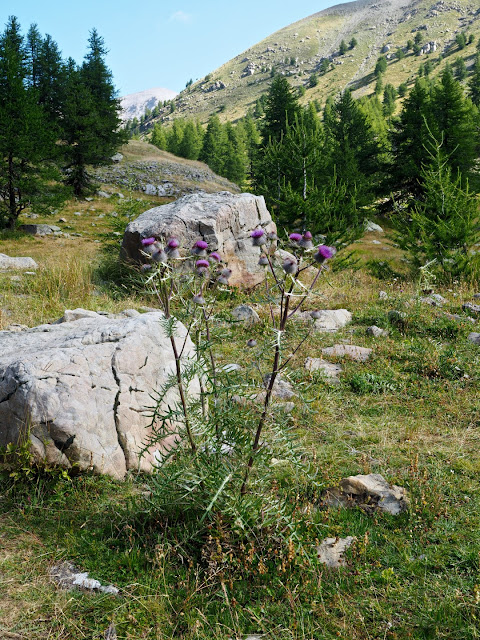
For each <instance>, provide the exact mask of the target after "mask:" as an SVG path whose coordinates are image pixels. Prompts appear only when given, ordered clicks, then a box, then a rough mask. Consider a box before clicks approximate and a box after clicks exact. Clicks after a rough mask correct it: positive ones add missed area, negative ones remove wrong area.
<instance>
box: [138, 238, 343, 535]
mask: <svg viewBox="0 0 480 640" xmlns="http://www.w3.org/2000/svg"><path fill="white" fill-rule="evenodd" d="M251 241H252V244H253V246H255V247H258V254H259V258H258V261H259V264H260V265H262V266H264V269H265V292H266V298H267V304H268V308H269V326H270V329H271V331H272V332H273V334H274V340H273V341H270V340H268V341H267V344H266V345H265V346H263V347H262V345H260V346H259V345H258V343H257V340H255V339H254V338H249V339H248V340H247V351H246V357H245V363H244V365H245V364H246V366H244V367H242V368H241V371H239V370H237V369H238V368H239V367H238V366H237V368H236V369H234V370H230V369H228V368H225V367H220V366H219V365H218V363H217V360H216V347H217V345H216V342H215V340H216V337H215V336H216V327H217V325H218V323H217V317H216V313H217V306H218V298H219V293H221V295H222V297H225V293H227V294H228V292H229V288H228V282H229V278H230V276H231V270H230V269H229V268H228V264H226V263H225V262H224V261H223V260H222V256H221V254H220V253H219V252H218V251H216V250H214V251H210V248H209V246H208V244H207V243H206V242H205V241H204V240H198V241H196V242H195V243H194V245H193V247H191V248H190V249H188V250H185V249H184V248H182V247H180V243H179V242H178V240H177V239H176V238H155V237H151V238H146V239H144V240H142V253H143V255H144V257H145V264H144V265H143V266H142V270H143V271H144V273H145V275H146V283H147V286H148V288H149V290H150V291H151V292H152V294H154V295H155V296H156V298H157V300H158V303H159V306H160V308H161V309H162V310H163V312H164V315H165V320H164V322H163V327H164V329H165V331H166V333H167V335H168V337H169V340H170V344H171V346H172V352H173V355H174V359H175V372H174V374H173V375H172V376H171V378H170V379H169V380H168V381H167V383H166V384H165V385H164V387H163V388H162V389H160V390H158V393H157V397H156V404H155V407H154V408H153V412H152V423H151V427H152V436H151V437H150V438H149V440H148V442H147V443H146V447H145V449H147V448H150V447H151V446H152V445H154V444H157V443H160V442H161V441H162V439H163V438H164V437H165V436H166V435H167V434H168V433H170V434H171V429H172V424H174V423H175V424H176V429H177V433H178V438H177V442H176V443H175V444H174V445H173V446H172V447H171V448H170V449H169V451H167V452H164V454H163V456H162V459H161V460H160V461H159V464H158V468H157V470H156V472H155V473H154V475H153V476H152V479H151V484H152V496H154V497H153V498H152V500H153V501H154V502H155V505H156V508H157V509H158V508H160V510H163V511H164V512H165V510H166V511H170V512H171V510H172V509H175V510H176V511H175V513H176V514H177V516H178V513H180V512H181V513H182V514H183V517H186V514H188V513H189V514H190V515H191V521H192V522H195V527H196V530H195V531H196V534H198V527H199V526H200V528H202V527H203V526H205V525H204V523H205V521H206V520H207V519H208V521H210V522H211V521H212V514H214V513H222V514H223V516H224V517H227V518H228V519H229V521H230V522H231V523H236V524H235V526H237V525H238V526H240V528H241V529H242V530H244V529H245V528H248V526H250V525H248V523H249V522H250V523H252V514H253V513H255V514H257V515H258V514H261V518H262V521H263V522H266V521H267V520H268V518H273V519H274V520H275V518H277V519H278V518H280V519H281V520H282V522H283V523H284V524H285V523H287V522H289V519H288V517H287V515H286V513H287V511H288V509H289V508H290V507H288V505H287V502H282V501H281V500H279V499H276V498H275V499H272V497H271V496H270V497H269V499H268V500H269V504H268V505H266V504H265V502H264V500H265V499H266V498H265V492H264V491H263V492H262V491H261V489H260V488H259V490H258V491H257V486H258V482H260V483H261V482H262V479H263V481H264V482H265V481H266V478H267V476H268V475H269V474H270V476H272V465H271V460H272V458H273V457H274V453H275V456H277V457H282V458H284V459H288V460H292V461H293V464H300V462H299V460H300V455H299V450H298V441H297V439H296V438H295V434H294V432H293V429H292V427H291V425H287V422H288V418H280V416H279V414H277V415H276V418H275V420H271V419H270V418H271V415H272V410H273V411H275V407H273V405H272V399H273V396H274V387H275V383H276V382H277V380H278V378H279V375H280V373H281V372H282V371H283V370H284V369H285V368H286V367H287V366H288V364H289V362H290V361H291V359H292V357H293V356H294V355H295V354H296V353H297V351H298V350H299V349H300V348H301V346H302V344H303V343H304V342H305V340H306V339H307V337H308V335H309V333H310V331H311V329H312V327H313V321H314V320H315V316H313V317H310V316H309V323H308V324H307V327H306V333H305V335H304V336H303V338H302V339H301V340H300V341H299V342H298V344H296V345H293V346H292V344H291V340H287V336H286V332H287V325H288V322H289V321H290V320H291V318H292V317H293V316H294V315H295V314H296V313H298V312H300V311H301V310H302V306H303V304H304V302H305V301H306V300H307V299H308V297H309V296H310V294H311V293H312V291H313V290H314V288H315V286H316V284H317V282H318V278H319V276H320V274H321V273H322V272H323V271H324V270H325V268H326V263H327V261H328V260H329V259H330V258H332V257H333V256H334V255H335V249H334V248H332V247H328V246H324V245H320V246H319V247H317V248H315V247H314V245H313V238H312V235H311V234H310V233H309V232H308V231H307V232H305V233H303V234H297V233H292V234H290V236H289V237H288V241H287V242H288V247H289V249H290V252H289V253H288V254H287V253H283V254H281V257H280V261H279V259H278V254H276V253H275V249H276V247H277V244H279V243H280V241H279V239H278V238H277V236H276V234H274V233H267V232H266V231H265V230H264V229H262V228H258V229H255V230H254V231H253V232H252V233H251ZM312 267H314V268H315V272H314V275H313V277H311V278H310V281H308V278H305V277H304V276H305V275H307V271H308V269H310V268H312ZM177 317H178V318H179V319H180V320H182V321H183V324H184V326H185V331H183V333H182V332H181V331H180V324H179V322H178V320H177V319H176V318H177ZM189 336H191V337H192V339H193V341H194V343H195V344H196V354H197V355H196V358H195V360H194V361H188V362H185V360H184V358H183V359H182V357H183V354H184V351H185V344H186V341H187V339H188V337H189ZM287 345H288V351H289V352H288V355H287V356H286V357H284V355H283V354H284V351H285V349H286V347H287ZM250 361H251V364H250V366H249V365H248V362H250ZM245 371H246V372H245ZM259 375H260V379H261V384H262V387H263V388H264V392H263V394H262V396H261V404H260V406H259V404H258V398H257V395H258V394H257V393H255V391H254V388H255V386H256V383H255V379H257V380H258V376H259ZM194 379H196V380H197V381H198V382H199V385H200V397H195V395H194V394H193V395H192V394H189V387H190V386H191V383H192V381H193V380H194ZM172 388H175V389H176V391H177V394H176V397H177V401H176V402H172V400H171V395H170V396H169V395H168V394H169V392H170V390H171V389H172ZM257 389H258V386H257ZM272 436H273V437H272ZM269 437H270V439H271V441H272V442H271V443H270V442H269V441H268V440H269ZM254 468H256V471H257V473H256V474H255V478H256V485H255V491H252V490H250V489H251V485H252V472H253V469H254ZM272 477H273V476H272ZM267 484H268V483H267ZM239 523H240V524H239ZM232 526H233V525H232ZM252 526H253V525H252ZM282 526H283V525H282ZM285 526H287V525H286V524H285Z"/></svg>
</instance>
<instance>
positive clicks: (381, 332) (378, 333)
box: [365, 324, 388, 338]
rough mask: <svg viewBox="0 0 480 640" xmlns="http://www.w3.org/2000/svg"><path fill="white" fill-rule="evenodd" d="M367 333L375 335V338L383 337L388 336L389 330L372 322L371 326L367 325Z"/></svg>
mask: <svg viewBox="0 0 480 640" xmlns="http://www.w3.org/2000/svg"><path fill="white" fill-rule="evenodd" d="M365 333H366V334H367V336H373V337H374V338H382V337H384V336H388V331H386V330H385V329H381V328H380V327H377V326H376V325H374V324H372V326H371V327H367V329H366V331H365Z"/></svg>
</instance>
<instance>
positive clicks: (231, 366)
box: [222, 363, 242, 373]
mask: <svg viewBox="0 0 480 640" xmlns="http://www.w3.org/2000/svg"><path fill="white" fill-rule="evenodd" d="M241 370H242V367H241V366H240V365H239V364H236V363H232V364H224V365H223V367H222V371H225V372H226V373H231V372H232V371H241Z"/></svg>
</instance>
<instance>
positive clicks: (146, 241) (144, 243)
mask: <svg viewBox="0 0 480 640" xmlns="http://www.w3.org/2000/svg"><path fill="white" fill-rule="evenodd" d="M154 242H155V238H143V239H142V247H148V246H149V245H151V244H153V243H154Z"/></svg>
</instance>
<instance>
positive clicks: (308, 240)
mask: <svg viewBox="0 0 480 640" xmlns="http://www.w3.org/2000/svg"><path fill="white" fill-rule="evenodd" d="M299 244H300V246H301V247H302V248H303V249H313V242H312V234H311V233H310V231H305V233H304V234H303V236H302V238H301V240H300V243H299Z"/></svg>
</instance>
